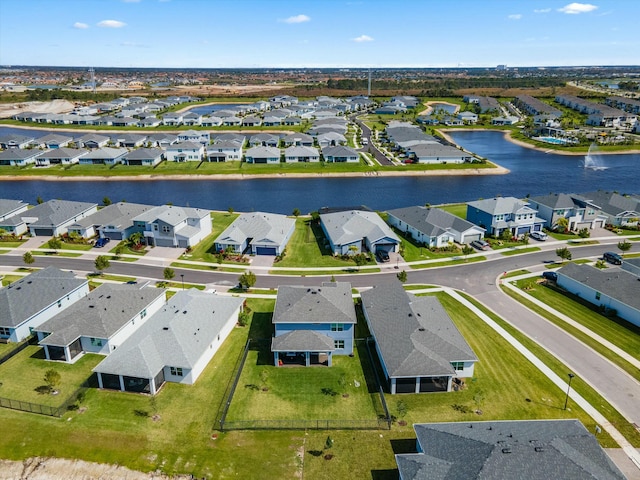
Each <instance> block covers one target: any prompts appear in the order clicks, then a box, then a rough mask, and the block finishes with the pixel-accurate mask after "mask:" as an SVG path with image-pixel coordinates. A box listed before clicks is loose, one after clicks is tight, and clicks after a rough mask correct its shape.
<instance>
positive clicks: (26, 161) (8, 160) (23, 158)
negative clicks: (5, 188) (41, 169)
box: [0, 148, 42, 167]
mask: <svg viewBox="0 0 640 480" xmlns="http://www.w3.org/2000/svg"><path fill="white" fill-rule="evenodd" d="M41 153H42V150H36V149H33V150H23V149H21V148H9V149H7V150H2V151H0V166H7V167H26V166H27V165H33V164H34V163H36V159H37V158H38V156H39V155H40V154H41Z"/></svg>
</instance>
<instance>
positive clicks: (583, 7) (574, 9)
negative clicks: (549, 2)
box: [558, 2, 598, 15]
mask: <svg viewBox="0 0 640 480" xmlns="http://www.w3.org/2000/svg"><path fill="white" fill-rule="evenodd" d="M597 8H598V7H597V6H595V5H591V4H590V3H575V2H574V3H570V4H569V5H565V6H564V7H562V8H559V9H558V11H559V12H562V13H568V14H569V15H577V14H579V13H588V12H592V11H594V10H596V9H597Z"/></svg>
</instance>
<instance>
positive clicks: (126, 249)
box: [109, 240, 148, 262]
mask: <svg viewBox="0 0 640 480" xmlns="http://www.w3.org/2000/svg"><path fill="white" fill-rule="evenodd" d="M120 245H122V246H123V247H124V249H123V250H122V254H123V255H137V256H139V257H142V256H144V255H146V254H147V252H148V250H147V249H146V248H141V249H140V250H134V249H133V248H129V244H128V242H127V241H126V240H123V241H121V242H119V243H116V244H115V245H114V247H113V248H112V249H111V250H109V253H111V254H113V255H116V250H117V249H118V247H119V246H120ZM118 260H121V261H125V262H135V259H131V258H118Z"/></svg>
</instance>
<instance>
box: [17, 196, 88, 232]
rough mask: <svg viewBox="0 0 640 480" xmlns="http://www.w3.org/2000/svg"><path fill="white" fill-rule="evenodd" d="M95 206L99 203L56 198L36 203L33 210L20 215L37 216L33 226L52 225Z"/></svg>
mask: <svg viewBox="0 0 640 480" xmlns="http://www.w3.org/2000/svg"><path fill="white" fill-rule="evenodd" d="M94 207H97V204H95V203H86V202H74V201H71V200H56V199H54V200H49V201H48V202H45V203H41V204H40V205H36V206H35V207H33V208H32V209H31V210H27V211H26V212H23V213H21V214H20V216H21V217H22V218H23V219H26V218H37V220H36V221H35V222H32V223H30V224H29V225H31V226H37V227H38V226H42V227H51V226H52V225H54V226H57V225H62V224H63V223H65V222H68V221H69V220H72V219H73V218H74V217H77V216H78V215H80V214H83V213H84V212H86V211H87V210H90V209H91V208H94Z"/></svg>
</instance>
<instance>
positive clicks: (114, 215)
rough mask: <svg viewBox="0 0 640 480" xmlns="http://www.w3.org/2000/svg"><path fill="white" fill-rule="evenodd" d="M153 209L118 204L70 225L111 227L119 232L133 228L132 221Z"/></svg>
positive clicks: (147, 206)
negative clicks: (118, 229) (119, 230)
mask: <svg viewBox="0 0 640 480" xmlns="http://www.w3.org/2000/svg"><path fill="white" fill-rule="evenodd" d="M152 208H154V207H153V206H151V205H141V204H138V203H127V202H118V203H114V204H111V205H109V206H106V207H104V208H101V209H100V210H98V211H97V212H96V213H92V214H91V215H89V216H88V217H85V218H83V219H82V220H80V221H79V222H76V223H74V224H73V225H70V228H73V227H76V226H78V227H89V226H91V225H95V226H98V227H102V226H105V225H111V226H114V227H117V228H120V229H121V230H124V229H125V228H128V227H131V226H133V219H134V218H135V217H136V216H138V215H140V214H142V213H144V212H146V211H147V210H150V209H152Z"/></svg>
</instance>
